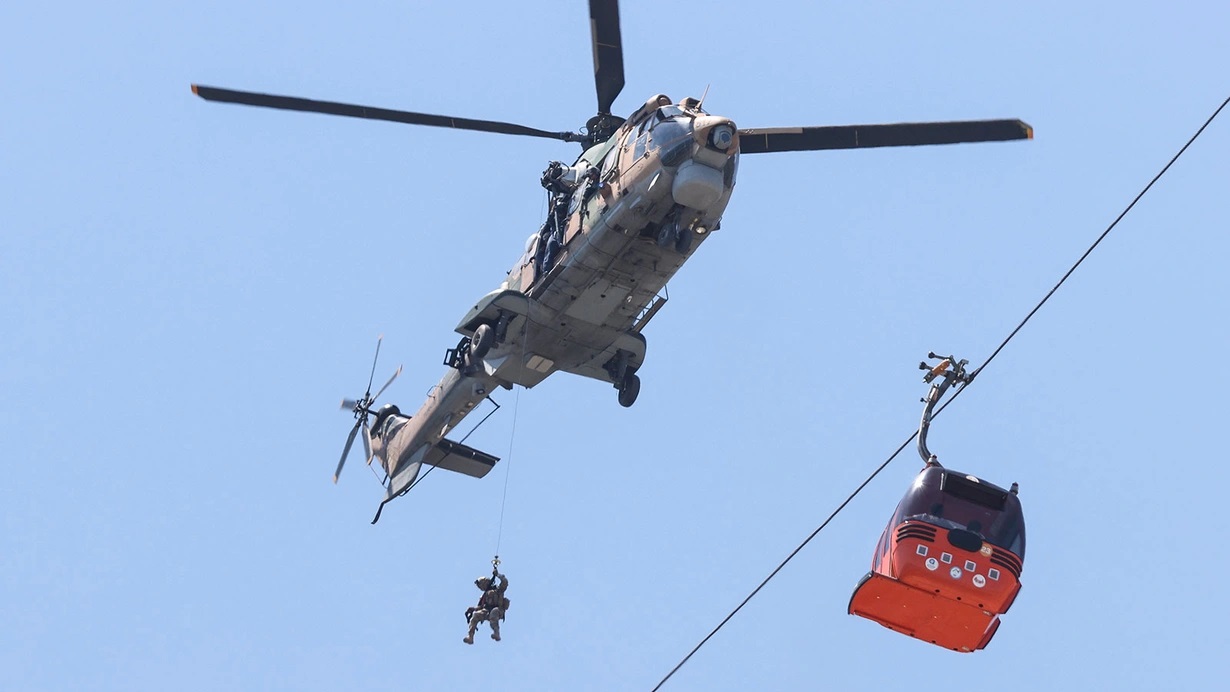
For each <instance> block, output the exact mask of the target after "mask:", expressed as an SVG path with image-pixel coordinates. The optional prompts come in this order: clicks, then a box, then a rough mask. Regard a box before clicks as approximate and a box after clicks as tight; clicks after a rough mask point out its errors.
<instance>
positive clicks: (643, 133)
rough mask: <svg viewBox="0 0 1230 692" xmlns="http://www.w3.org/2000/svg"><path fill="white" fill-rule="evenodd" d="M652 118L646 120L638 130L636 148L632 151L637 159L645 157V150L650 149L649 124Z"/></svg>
mask: <svg viewBox="0 0 1230 692" xmlns="http://www.w3.org/2000/svg"><path fill="white" fill-rule="evenodd" d="M651 120H652V118H646V119H645V120H644V121H642V122H641V124H640V126H639V127H637V128H636V146H635V148H634V149H633V151H632V156H633V158H635V159H638V160H639V159H641V158H642V157H644V156H645V150H646V149H648V148H649V123H650V122H651Z"/></svg>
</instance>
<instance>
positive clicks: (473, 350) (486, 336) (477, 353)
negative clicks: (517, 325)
mask: <svg viewBox="0 0 1230 692" xmlns="http://www.w3.org/2000/svg"><path fill="white" fill-rule="evenodd" d="M493 344H495V329H494V328H493V327H492V326H491V325H489V324H480V325H478V329H475V330H474V336H473V337H471V338H470V355H471V356H472V357H474V358H482V357H483V356H485V355H487V352H488V351H490V350H491V346H492V345H493Z"/></svg>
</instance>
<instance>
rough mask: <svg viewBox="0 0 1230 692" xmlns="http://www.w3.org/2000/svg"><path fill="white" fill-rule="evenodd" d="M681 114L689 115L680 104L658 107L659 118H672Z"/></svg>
mask: <svg viewBox="0 0 1230 692" xmlns="http://www.w3.org/2000/svg"><path fill="white" fill-rule="evenodd" d="M680 116H685V117H686V116H687V114H686V113H684V112H683V109H681V108H680V107H679V106H663V107H661V108H659V109H658V120H670V119H671V118H677V117H680Z"/></svg>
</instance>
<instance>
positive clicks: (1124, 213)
mask: <svg viewBox="0 0 1230 692" xmlns="http://www.w3.org/2000/svg"><path fill="white" fill-rule="evenodd" d="M1227 104H1230V97H1227V98H1226V100H1225V101H1222V103H1221V105H1220V106H1218V107H1217V110H1215V111H1213V114H1212V115H1210V116H1209V118H1208V119H1207V120H1205V121H1204V124H1203V125H1201V126H1200V129H1198V130H1196V134H1194V135H1192V136H1191V139H1189V140H1187V143H1186V144H1184V145H1183V147H1182V148H1181V149H1179V151H1178V153H1177V154H1175V155H1174V156H1173V157H1172V158H1171V159H1170V161H1169V162H1168V163H1167V164H1166V165H1165V166H1164V167H1163V168H1162V170H1161V171H1159V172H1158V174H1157V175H1155V176H1153V179H1152V180H1150V181H1149V184H1148V185H1145V187H1144V189H1142V190H1141V191H1140V193H1139V194H1137V195H1136V197H1135V198H1134V199H1133V200H1132V201H1131V203H1130V204H1128V205H1127V207H1125V208H1124V210H1123V211H1122V212H1120V214H1119V216H1117V217H1115V220H1114V221H1112V222H1111V224H1110V225H1109V226H1107V227H1106V230H1105V231H1102V234H1101V235H1099V236H1098V238H1097V240H1095V241H1094V242H1093V244H1092V245H1090V246H1089V249H1087V250H1085V253H1084V254H1082V255H1081V256H1080V259H1078V260H1076V263H1075V264H1073V265H1072V267H1071V268H1070V269H1068V271H1067V273H1065V274H1064V275H1063V277H1062V278H1061V279H1059V282H1058V283H1056V284H1055V286H1054V287H1052V288H1051V290H1050V291H1048V292H1047V294H1046V295H1045V296H1044V297H1043V298H1042V300H1040V301H1039V302H1038V304H1037V305H1035V306H1034V308H1033V309H1032V310H1030V311H1029V314H1027V315H1025V318H1024V319H1023V320H1021V322H1020V324H1018V325H1017V326H1016V328H1015V329H1013V330H1012V332H1011V333H1010V334H1008V336H1007V338H1005V339H1004V340H1003V341H1002V342H1001V343H1000V345H999V346H998V347H997V348H996V349H995V350H994V351H993V352H992V353H991V355H990V356H988V357H987V359H986V361H985V362H983V364H982V365H980V366H978V368H977V369H975V370H974V372H973V373H971V374H970V376H969V379H968V381H967V382H965V383H963V384H962V385H961V386H960V387H959V388H957V390H956V391H955V392H953V394H952V396H951V397H949V398H948V401H946V402H944V404H943V405H942V406H940V407H939V408H938V409H936V410H935V412H934V413H933V414H932V415H931V417H932V418H934V417H935V416H938V415H939V414H940V413H941V412H943V410H944V409H945V408H948V404H951V403H952V402H953V401H954V400H956V398H957V397H958V396H960V395H961V392H964V391H965V390H966V388H968V387H969V386H970V385H971V384H973V382H974V380H975V379H976V378H977V377H978V374H979V373H981V372H982V370H983V369H984V368H986V367H987V365H990V363H991V361H992V360H994V359H995V357H996V356H998V355H999V353H1000V351H1002V350H1004V347H1006V346H1007V345H1008V342H1010V341H1012V339H1013V337H1015V336H1016V335H1017V333H1018V332H1020V331H1021V329H1022V328H1023V327H1024V326H1025V324H1026V323H1027V322H1029V320H1030V319H1031V318H1033V316H1034V315H1035V314H1036V313H1037V312H1038V310H1040V309H1041V308H1042V306H1043V305H1045V304H1046V301H1048V300H1050V298H1051V296H1052V295H1054V294H1055V291H1057V290H1059V287H1060V286H1062V285H1063V284H1064V282H1065V281H1067V280H1068V277H1069V276H1072V273H1073V272H1075V271H1076V268H1077V267H1079V266H1080V265H1081V263H1083V262H1084V261H1085V258H1087V257H1089V255H1090V254H1091V253H1092V252H1093V251H1094V249H1095V248H1097V246H1098V245H1099V244H1101V242H1102V240H1104V239H1105V238H1106V236H1108V235H1110V232H1111V231H1112V230H1114V228H1115V226H1117V225H1119V222H1120V221H1122V220H1123V218H1124V217H1125V216H1127V213H1128V212H1129V211H1131V210H1132V208H1133V207H1135V206H1136V203H1137V202H1139V201H1140V200H1141V198H1143V197H1144V196H1145V193H1147V192H1148V191H1149V190H1150V188H1152V187H1153V185H1154V183H1156V182H1157V181H1158V180H1160V179H1161V177H1162V176H1163V175H1165V174H1166V171H1168V170H1170V167H1171V166H1173V165H1174V163H1175V162H1176V161H1178V160H1179V157H1180V156H1182V155H1183V153H1184V152H1186V151H1187V149H1188V147H1190V146H1191V145H1192V143H1193V142H1195V141H1196V138H1198V137H1199V136H1200V135H1201V134H1202V133H1203V132H1204V131H1205V129H1206V128H1207V127H1208V126H1209V125H1210V124H1212V122H1213V120H1214V119H1216V118H1217V116H1218V115H1219V114H1220V113H1221V112H1222V110H1223V109H1225V107H1226V105H1227ZM916 437H918V431H917V430H916V431H914V433H913V434H912V435H910V436H909V437H908V438H906V440H905V442H902V443H901V446H900V447H898V448H897V450H896V451H895V452H893V453H892V454H891V455H889V457H888V458H887V459H885V460H884V463H882V464H880V466H879V467H878V468H876V470H875V471H873V472H872V473H871V475H870V476H867V479H866V480H864V481H863V482H862V483H861V484H859V486H858V487H857V488H855V489H854V492H852V493H850V496H849V497H847V498H846V499H845V500H844V501H843V502H842V503H841V504H840V505H838V506H837V509H835V510H833V513H832V514H830V515H829V516H828V518H827V519H825V520H824V522H823V523H821V524H820V526H818V527H817V528H816V530H815V531H812V532H811V534H810V535H809V536H808V537H807V538H805V539H804V540H803V542H802V543H800V544H799V546H798V547H797V548H795V549H794V550H793V551H791V552H790V554H789V555H787V556H786V559H785V560H782V562H781V564H779V565H778V566H777V568H776V569H774V570H773V571H772V572H770V573H769V576H767V577H765V579H764V581H762V582H760V585H759V586H757V587H756V588H755V589H753V590H752V592H751V593H750V594H748V596H747V598H745V599H743V601H742V602H741V603H739V605H738V606H736V607H735V609H734V610H732V611H730V614H729V615H727V616H726V617H725V618H723V619H722V621H721V622H719V623H718V625H717V627H714V628H713V630H712V631H711V632H709V634H707V635H705V638H704V639H702V640H700V643H699V644H697V645H696V647H695V648H693V649H692V650H691V651H690V652H688V655H687V656H684V657H683V660H681V661H680V662H679V663H678V664H677V665H676V666H675V667H674V668H672V669H671V671H670V672H669V673H667V674H666V677H664V678H662V680H661V681H659V682H658V684H657V685H655V686H654V688H653V690H654V692H656V691H657V690H658V689H660V688H661V687H662V685H664V684H666V681H667V680H670V678H671V676H672V675H674V674H675V672H676V671H678V670H679V669H680V668H682V667H683V664H685V663H687V662H688V660H689V659H690V658H692V656H693V655H694V654H695V653H696V652H697V651H700V648H701V647H702V646H704V645H705V643H706V642H708V641H709V640H710V639H711V638H713V635H715V634H717V633H718V630H720V629H722V627H723V626H725V624H726V623H727V622H729V621H730V620H731V618H733V617H734V616H735V614H736V613H738V612H739V611H740V610H742V609H743V606H745V605H747V604H748V602H749V601H751V600H752V598H754V597H755V596H756V594H758V593H760V590H761V589H763V588H764V587H765V585H767V584H768V583H769V581H770V580H771V579H773V577H775V576H777V573H778V572H780V571H781V570H782V568H784V567H785V566H786V563H788V562H790V561H791V560H792V559H794V556H795V555H798V554H799V552H800V551H802V550H803V548H804V547H806V546H807V544H808V543H810V542H811V540H812V539H813V538H815V537H816V535H817V534H819V533H820V531H821V530H823V529H824V527H826V526H828V525H829V522H831V521H832V520H833V518H834V517H836V516H837V514H838V513H839V512H841V510H843V509H845V508H846V505H848V504H850V502H851V501H852V500H853V499H854V497H855V496H856V495H858V494H859V493H860V492H862V490H863V488H865V487H867V485H868V484H869V483H871V481H872V479H874V478H875V477H876V476H878V475H879V474H880V472H881V471H883V470H884V469H885V468H886V467H887V466H888V465H889V464H890V463H891V462H892V461H893V459H896V458H897V455H898V454H900V453H901V451H902V450H904V449H905V448H906V446H907V445H909V444H910V443H911V442H913V441H914V438H916Z"/></svg>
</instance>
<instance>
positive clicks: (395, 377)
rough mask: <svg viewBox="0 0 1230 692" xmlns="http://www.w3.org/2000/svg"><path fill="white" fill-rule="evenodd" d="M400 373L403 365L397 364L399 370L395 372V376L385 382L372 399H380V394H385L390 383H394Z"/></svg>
mask: <svg viewBox="0 0 1230 692" xmlns="http://www.w3.org/2000/svg"><path fill="white" fill-rule="evenodd" d="M400 374H401V366H400V365H399V366H397V372H395V373H393V376H392V377H390V378H389V381H388V382H385V383H384V386H383V387H381V388H380V391H378V392H376V396H374V397H372V401H375V400H376V399H379V398H380V395H381V394H384V390H386V389H388V388H389V385H391V384H393V380H395V379H397V376H398V375H400Z"/></svg>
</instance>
